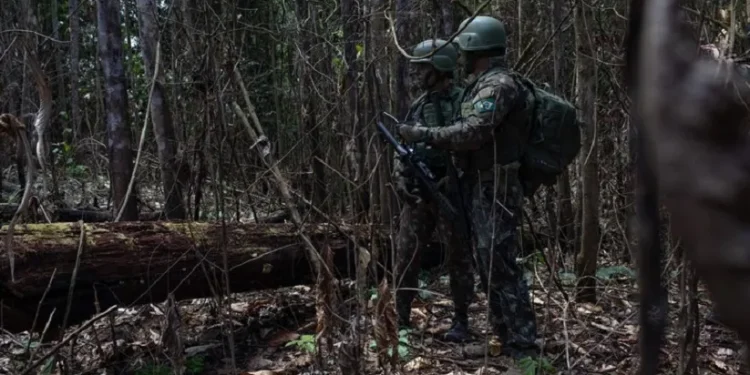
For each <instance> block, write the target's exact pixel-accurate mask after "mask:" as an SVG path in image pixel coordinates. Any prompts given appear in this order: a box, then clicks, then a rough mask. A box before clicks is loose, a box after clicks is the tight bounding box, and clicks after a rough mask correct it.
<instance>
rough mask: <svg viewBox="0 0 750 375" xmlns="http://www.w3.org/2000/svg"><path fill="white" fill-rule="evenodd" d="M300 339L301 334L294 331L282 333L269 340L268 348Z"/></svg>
mask: <svg viewBox="0 0 750 375" xmlns="http://www.w3.org/2000/svg"><path fill="white" fill-rule="evenodd" d="M298 338H299V333H297V332H293V331H281V332H279V333H277V334H275V335H273V337H271V338H270V339H268V346H271V347H276V346H281V345H283V344H286V343H288V342H289V341H292V340H296V339H298Z"/></svg>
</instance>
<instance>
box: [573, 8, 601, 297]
mask: <svg viewBox="0 0 750 375" xmlns="http://www.w3.org/2000/svg"><path fill="white" fill-rule="evenodd" d="M588 9H589V8H588V7H587V6H586V5H585V4H583V1H581V3H579V4H578V6H576V9H575V32H576V51H577V54H576V81H577V86H576V90H577V91H578V92H577V95H576V96H577V98H578V105H577V107H578V108H580V117H581V119H582V120H583V121H584V123H585V124H586V129H585V131H584V132H583V133H584V134H583V145H584V147H583V148H582V151H583V152H582V153H581V156H582V159H581V160H582V162H581V168H582V172H581V175H582V176H583V193H582V211H581V249H580V252H579V253H578V257H577V259H576V273H577V274H578V283H577V285H576V300H578V301H581V302H594V301H595V300H596V278H595V276H596V263H597V258H598V255H599V176H598V167H599V163H598V150H597V142H596V102H595V100H594V99H595V95H596V65H595V64H594V60H593V58H592V57H591V56H593V55H594V54H595V49H594V48H593V46H592V45H591V39H590V38H591V36H590V35H589V30H588V28H587V27H586V25H588V23H589V21H590V20H591V17H590V11H589V10H588Z"/></svg>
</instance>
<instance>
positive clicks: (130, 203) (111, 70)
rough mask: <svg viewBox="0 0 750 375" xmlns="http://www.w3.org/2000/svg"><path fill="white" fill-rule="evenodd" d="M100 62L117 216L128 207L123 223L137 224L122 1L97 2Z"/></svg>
mask: <svg viewBox="0 0 750 375" xmlns="http://www.w3.org/2000/svg"><path fill="white" fill-rule="evenodd" d="M96 4H97V22H98V28H99V58H100V60H101V64H102V70H103V72H104V88H105V90H104V103H105V112H106V124H107V150H108V151H109V168H110V176H111V177H110V180H111V184H112V187H111V189H112V200H113V202H114V209H115V213H117V212H119V211H120V209H121V207H124V211H123V214H122V218H121V220H123V221H129V220H137V219H138V209H137V207H136V205H135V191H133V192H132V193H131V194H130V196H129V197H128V199H127V201H126V200H125V194H126V193H127V191H128V183H129V182H130V176H131V175H132V174H133V151H132V149H131V142H130V129H128V92H127V81H126V79H125V67H124V60H125V56H124V51H123V47H122V31H121V28H120V21H121V20H120V1H119V0H97V2H96Z"/></svg>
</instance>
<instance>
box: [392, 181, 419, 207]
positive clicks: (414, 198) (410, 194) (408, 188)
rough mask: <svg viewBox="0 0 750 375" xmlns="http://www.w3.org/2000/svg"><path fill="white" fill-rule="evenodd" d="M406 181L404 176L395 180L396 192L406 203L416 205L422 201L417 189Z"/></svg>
mask: <svg viewBox="0 0 750 375" xmlns="http://www.w3.org/2000/svg"><path fill="white" fill-rule="evenodd" d="M408 180H409V179H408V178H406V177H404V176H399V177H398V178H397V179H396V192H397V193H398V195H399V196H400V197H401V199H403V200H405V201H406V202H407V203H409V204H411V205H417V204H419V203H420V202H421V201H422V197H421V196H420V195H419V188H418V187H416V186H414V185H413V184H410V183H409V182H408Z"/></svg>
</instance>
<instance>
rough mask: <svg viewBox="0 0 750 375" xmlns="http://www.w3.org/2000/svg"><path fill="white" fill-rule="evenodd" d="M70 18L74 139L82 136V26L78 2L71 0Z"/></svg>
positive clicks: (71, 110) (71, 112)
mask: <svg viewBox="0 0 750 375" xmlns="http://www.w3.org/2000/svg"><path fill="white" fill-rule="evenodd" d="M69 7H70V9H69V10H68V14H69V17H70V119H71V121H72V124H71V127H72V128H73V137H74V138H73V139H76V138H77V137H80V136H81V114H80V106H79V101H78V78H79V76H80V63H79V58H80V43H81V26H80V22H79V12H78V0H69Z"/></svg>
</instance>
